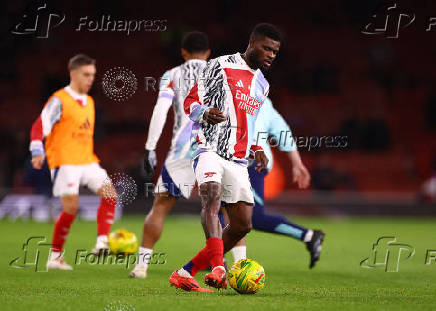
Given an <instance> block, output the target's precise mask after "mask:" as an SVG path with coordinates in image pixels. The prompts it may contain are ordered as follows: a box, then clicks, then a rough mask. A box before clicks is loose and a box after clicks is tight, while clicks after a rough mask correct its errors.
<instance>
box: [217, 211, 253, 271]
mask: <svg viewBox="0 0 436 311" xmlns="http://www.w3.org/2000/svg"><path fill="white" fill-rule="evenodd" d="M218 216H219V218H220V222H221V227H222V228H223V229H224V228H225V227H226V225H228V224H229V216H228V214H227V212H226V210H225V208H221V210H220V214H219V215H218ZM232 255H233V262H234V263H237V262H238V261H239V260H241V259H246V258H247V245H246V241H245V238H242V239H241V240H239V242H238V243H236V244H235V246H234V247H233V248H232ZM224 264H225V262H224Z"/></svg>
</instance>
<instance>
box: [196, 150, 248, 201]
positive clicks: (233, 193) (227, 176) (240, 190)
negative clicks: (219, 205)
mask: <svg viewBox="0 0 436 311" xmlns="http://www.w3.org/2000/svg"><path fill="white" fill-rule="evenodd" d="M192 166H193V168H194V171H195V177H196V179H197V183H198V186H199V187H200V185H201V184H202V183H205V182H208V181H215V182H218V183H220V184H221V201H224V202H226V203H236V202H238V201H244V202H247V203H254V199H253V192H252V191H251V184H250V177H249V176H248V169H247V167H246V166H245V165H243V164H238V163H235V162H233V161H228V160H225V159H223V158H221V157H220V156H219V155H218V154H216V153H215V152H212V151H207V152H203V153H201V154H200V155H199V156H198V157H196V158H195V159H194V161H193V164H192Z"/></svg>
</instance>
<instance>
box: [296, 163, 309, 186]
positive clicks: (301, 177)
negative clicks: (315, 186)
mask: <svg viewBox="0 0 436 311" xmlns="http://www.w3.org/2000/svg"><path fill="white" fill-rule="evenodd" d="M292 182H293V183H294V184H297V186H298V188H299V189H306V188H307V187H309V185H310V173H309V171H308V170H307V168H306V167H305V166H304V164H302V163H301V164H299V165H296V166H294V167H292Z"/></svg>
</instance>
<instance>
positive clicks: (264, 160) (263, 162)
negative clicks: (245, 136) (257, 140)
mask: <svg viewBox="0 0 436 311" xmlns="http://www.w3.org/2000/svg"><path fill="white" fill-rule="evenodd" d="M254 159H255V160H256V167H255V170H256V171H258V172H259V173H260V172H263V171H264V170H266V167H267V165H268V162H269V160H268V157H267V156H266V155H265V153H264V152H263V151H262V150H258V151H256V152H255V153H254Z"/></svg>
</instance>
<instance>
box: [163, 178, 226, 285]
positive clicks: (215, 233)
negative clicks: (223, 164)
mask: <svg viewBox="0 0 436 311" xmlns="http://www.w3.org/2000/svg"><path fill="white" fill-rule="evenodd" d="M199 193H200V198H201V202H202V210H201V218H202V224H203V230H204V233H205V236H206V246H205V247H204V248H203V249H202V250H200V251H199V252H198V253H197V254H196V255H195V256H194V257H193V258H192V259H191V260H190V261H189V262H188V263H187V264H185V265H184V266H183V267H182V268H181V269H179V270H176V271H174V272H173V274H172V275H171V277H170V283H171V285H173V286H176V287H179V288H182V289H184V290H187V291H190V290H195V291H210V290H207V289H203V288H200V285H199V284H198V282H197V281H196V280H195V279H194V276H195V275H196V274H197V273H198V272H199V271H201V270H205V269H206V268H207V267H209V266H211V267H212V272H214V269H216V268H221V267H222V269H223V270H224V276H225V269H224V263H223V243H222V239H221V236H220V235H221V234H222V229H221V224H220V221H219V218H218V213H219V209H220V205H221V200H220V194H221V184H220V183H218V182H213V181H211V182H205V183H202V184H200V186H199ZM224 280H225V279H224ZM211 282H214V281H211ZM206 284H208V285H210V286H214V287H217V286H220V285H218V284H215V283H207V282H206Z"/></svg>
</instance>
